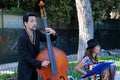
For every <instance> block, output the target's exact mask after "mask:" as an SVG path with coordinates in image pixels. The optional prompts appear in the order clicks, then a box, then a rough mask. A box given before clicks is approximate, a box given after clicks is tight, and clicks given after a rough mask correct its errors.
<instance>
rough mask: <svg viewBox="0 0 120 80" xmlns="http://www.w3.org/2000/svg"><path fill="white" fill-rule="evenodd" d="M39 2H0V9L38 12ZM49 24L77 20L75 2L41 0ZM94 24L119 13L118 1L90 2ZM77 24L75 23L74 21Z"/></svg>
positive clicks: (2, 0)
mask: <svg viewBox="0 0 120 80" xmlns="http://www.w3.org/2000/svg"><path fill="white" fill-rule="evenodd" d="M39 1H40V0H0V4H1V5H0V8H2V9H7V10H15V11H18V12H19V11H20V12H21V11H23V10H24V11H35V12H39V6H38V4H39ZM43 1H45V4H46V5H45V8H46V11H47V16H48V20H49V23H51V24H52V23H55V24H56V23H57V24H59V23H66V24H69V23H71V22H73V21H76V20H74V19H77V17H76V16H77V13H76V5H75V0H43ZM90 1H91V7H92V13H93V19H94V22H97V23H100V22H102V20H105V19H110V12H111V11H116V12H120V0H90ZM76 22H77V21H76Z"/></svg>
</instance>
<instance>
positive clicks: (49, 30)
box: [45, 28, 56, 36]
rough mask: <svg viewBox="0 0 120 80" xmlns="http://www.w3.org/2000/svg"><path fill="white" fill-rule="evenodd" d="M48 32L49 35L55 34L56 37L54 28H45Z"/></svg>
mask: <svg viewBox="0 0 120 80" xmlns="http://www.w3.org/2000/svg"><path fill="white" fill-rule="evenodd" d="M45 30H46V32H48V33H49V34H53V35H54V36H55V35H56V32H55V30H53V29H52V28H45Z"/></svg>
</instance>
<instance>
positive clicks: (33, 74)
mask: <svg viewBox="0 0 120 80" xmlns="http://www.w3.org/2000/svg"><path fill="white" fill-rule="evenodd" d="M30 80H38V76H37V72H36V70H34V71H33V73H32V75H31V78H30Z"/></svg>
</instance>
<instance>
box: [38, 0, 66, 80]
mask: <svg viewBox="0 0 120 80" xmlns="http://www.w3.org/2000/svg"><path fill="white" fill-rule="evenodd" d="M39 6H40V11H41V16H42V18H43V21H44V27H45V28H48V23H47V16H46V11H45V8H44V6H45V3H44V2H43V1H42V0H41V1H40V3H39ZM46 39H47V47H46V48H45V49H43V50H42V51H40V52H39V54H38V56H37V58H36V59H37V60H39V61H44V60H48V61H50V64H49V65H48V67H47V68H45V67H42V68H41V69H36V70H37V73H38V75H41V78H42V80H68V78H67V74H66V71H67V68H68V60H67V57H66V54H65V52H64V51H62V50H61V49H58V48H56V47H54V46H52V42H51V39H50V35H49V33H47V32H46Z"/></svg>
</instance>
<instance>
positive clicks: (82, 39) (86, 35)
mask: <svg viewBox="0 0 120 80" xmlns="http://www.w3.org/2000/svg"><path fill="white" fill-rule="evenodd" d="M75 1H76V8H77V15H78V23H79V44H78V61H79V60H81V59H82V58H83V56H84V53H85V50H86V47H87V44H86V42H87V40H89V39H91V38H93V30H94V29H93V18H92V10H91V4H90V0H75Z"/></svg>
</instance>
